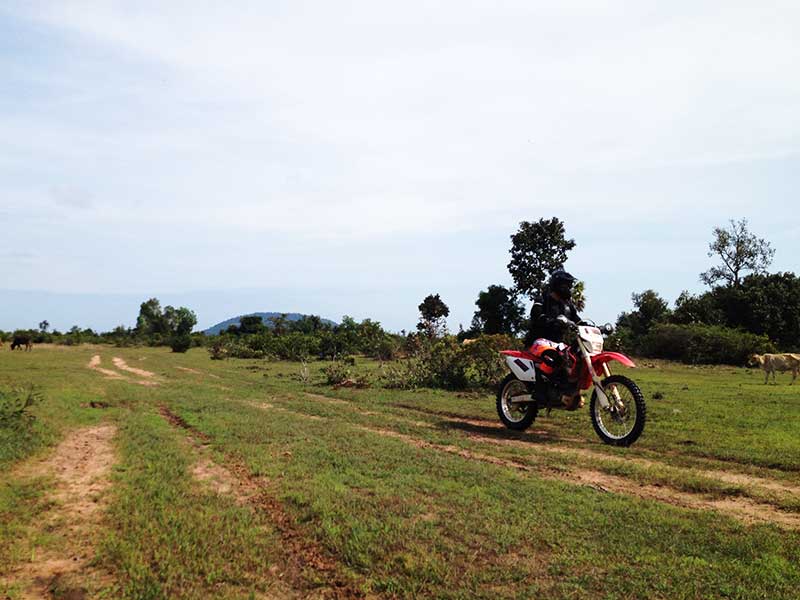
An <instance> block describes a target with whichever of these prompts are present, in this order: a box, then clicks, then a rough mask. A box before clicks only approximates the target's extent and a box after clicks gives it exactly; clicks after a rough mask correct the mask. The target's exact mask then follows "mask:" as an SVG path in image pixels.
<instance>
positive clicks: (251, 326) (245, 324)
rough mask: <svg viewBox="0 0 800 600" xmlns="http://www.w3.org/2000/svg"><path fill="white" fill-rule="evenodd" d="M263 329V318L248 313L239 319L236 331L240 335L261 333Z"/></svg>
mask: <svg viewBox="0 0 800 600" xmlns="http://www.w3.org/2000/svg"><path fill="white" fill-rule="evenodd" d="M265 329H266V327H265V326H264V319H263V318H261V317H259V316H258V315H248V316H246V317H242V318H241V319H239V329H238V332H239V333H240V334H242V335H249V334H254V333H261V332H263V331H264V330H265Z"/></svg>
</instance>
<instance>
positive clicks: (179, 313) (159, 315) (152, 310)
mask: <svg viewBox="0 0 800 600" xmlns="http://www.w3.org/2000/svg"><path fill="white" fill-rule="evenodd" d="M195 325H197V316H196V315H195V314H194V312H192V311H191V310H189V309H188V308H186V307H184V306H181V307H179V308H174V307H172V306H167V307H165V308H164V309H163V310H162V309H161V302H159V300H158V298H150V299H149V300H148V301H146V302H142V304H141V306H140V307H139V317H138V318H137V319H136V329H137V331H138V332H139V333H140V334H143V335H149V336H154V335H161V336H186V335H189V334H190V333H191V332H192V329H194V326H195Z"/></svg>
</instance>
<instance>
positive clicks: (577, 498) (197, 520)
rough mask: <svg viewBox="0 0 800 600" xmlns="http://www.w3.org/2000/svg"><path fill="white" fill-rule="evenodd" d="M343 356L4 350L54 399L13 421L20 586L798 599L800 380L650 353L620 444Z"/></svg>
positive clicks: (5, 553)
mask: <svg viewBox="0 0 800 600" xmlns="http://www.w3.org/2000/svg"><path fill="white" fill-rule="evenodd" d="M4 350H5V349H4ZM97 357H99V358H97ZM115 359H116V360H115ZM323 366H324V364H322V363H319V364H316V363H312V364H311V365H310V371H311V373H310V375H311V377H310V381H309V382H307V383H303V382H302V381H301V378H300V377H299V372H300V366H299V365H298V364H295V363H268V362H264V361H247V360H230V361H225V362H214V361H211V360H209V358H208V354H207V353H206V352H205V351H203V350H192V351H190V352H189V353H187V354H185V355H179V354H171V353H170V352H169V351H167V350H164V349H149V348H132V349H118V348H112V347H101V346H98V347H89V346H82V347H76V348H65V347H44V346H42V347H36V348H34V350H33V352H30V353H20V352H15V353H12V352H8V351H7V350H5V351H0V388H2V389H6V390H8V389H10V388H13V387H18V386H22V385H26V384H28V383H33V384H35V385H36V386H37V387H38V389H39V391H40V393H41V401H40V402H39V403H38V404H36V405H35V406H34V407H33V408H32V409H31V410H32V412H33V414H35V415H36V420H35V421H34V422H33V424H32V426H31V427H30V428H27V427H22V426H20V427H17V428H8V427H6V428H5V429H3V428H2V426H0V473H1V474H0V597H5V596H8V597H10V598H30V597H42V596H44V595H46V594H50V595H51V596H52V597H56V598H59V597H60V598H72V599H74V598H93V597H98V598H153V599H154V598H173V597H174V598H307V597H312V598H316V597H321V598H327V597H372V598H382V597H388V598H392V597H403V598H413V597H418V598H422V597H424V598H575V599H582V598H587V599H588V598H608V599H611V598H620V599H621V598H630V599H634V598H769V599H773V598H797V597H799V596H800V386H798V387H789V386H788V385H787V384H788V381H789V380H788V378H787V377H786V376H784V378H783V379H782V381H781V384H780V385H777V386H773V385H769V386H765V385H763V377H762V376H761V375H760V374H759V373H756V372H750V371H747V370H744V369H734V368H730V367H719V368H688V367H685V366H680V365H671V364H660V363H659V364H650V365H649V366H645V367H642V368H639V369H637V370H635V371H632V372H630V373H628V374H629V375H631V376H633V377H634V378H635V379H636V380H637V381H638V382H639V383H640V385H641V387H642V389H643V391H644V393H645V395H646V397H647V399H648V423H647V427H646V429H645V433H644V435H643V436H642V438H641V439H640V441H639V442H638V443H637V445H636V446H635V447H633V448H630V449H627V450H623V449H615V448H611V447H607V446H604V445H603V444H601V443H600V442H599V440H598V439H597V438H596V436H595V434H594V432H593V430H592V428H591V424H590V422H589V416H588V414H587V412H586V410H585V409H584V410H582V411H578V412H576V413H564V412H554V413H553V414H552V415H550V416H544V415H542V416H541V417H540V418H539V419H537V421H536V423H535V424H534V426H533V427H532V429H531V430H530V431H528V432H526V433H524V434H515V433H513V432H510V431H507V430H504V429H502V428H501V427H500V425H499V423H498V420H497V417H496V415H495V412H494V398H493V396H492V395H491V394H476V393H455V392H443V391H435V390H420V391H394V390H385V389H381V388H373V389H364V390H354V389H340V390H333V389H331V388H330V387H327V386H324V385H322V380H323V377H322V375H321V369H322V368H323ZM363 366H364V368H368V369H373V370H375V369H378V366H377V365H376V364H371V363H368V362H367V361H363ZM654 396H655V397H657V398H658V399H654ZM4 595H5V596H4Z"/></svg>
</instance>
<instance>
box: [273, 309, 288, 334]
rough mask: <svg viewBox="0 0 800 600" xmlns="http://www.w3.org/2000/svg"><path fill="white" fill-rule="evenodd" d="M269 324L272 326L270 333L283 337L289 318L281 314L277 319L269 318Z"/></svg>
mask: <svg viewBox="0 0 800 600" xmlns="http://www.w3.org/2000/svg"><path fill="white" fill-rule="evenodd" d="M269 322H270V324H271V325H272V333H274V334H275V335H283V334H285V333H286V329H287V327H288V323H289V318H288V315H287V314H286V313H281V314H280V315H278V316H277V317H270V318H269Z"/></svg>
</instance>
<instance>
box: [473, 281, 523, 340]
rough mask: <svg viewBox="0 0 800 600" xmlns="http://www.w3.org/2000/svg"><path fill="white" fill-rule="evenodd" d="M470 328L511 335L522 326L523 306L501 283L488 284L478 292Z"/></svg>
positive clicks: (511, 291) (488, 332)
mask: <svg viewBox="0 0 800 600" xmlns="http://www.w3.org/2000/svg"><path fill="white" fill-rule="evenodd" d="M475 306H477V307H478V310H477V311H475V315H474V316H473V317H472V328H473V329H474V330H476V331H481V332H483V333H487V334H498V333H505V334H508V335H513V334H515V333H516V332H517V331H519V330H520V329H521V328H522V323H523V310H524V309H523V308H522V304H521V303H520V302H519V300H518V298H517V295H516V294H515V293H514V291H513V290H509V289H507V288H505V287H503V286H502V285H490V286H489V287H488V288H487V289H486V290H485V291H482V292H480V293H479V294H478V299H477V300H476V301H475Z"/></svg>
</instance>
